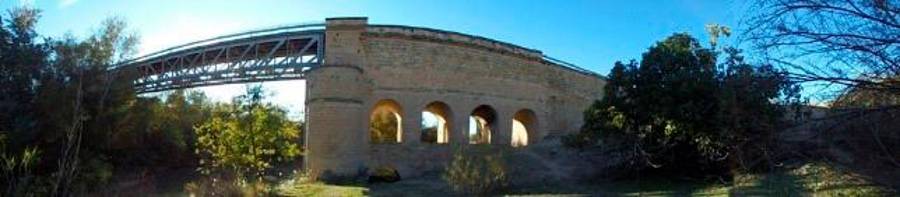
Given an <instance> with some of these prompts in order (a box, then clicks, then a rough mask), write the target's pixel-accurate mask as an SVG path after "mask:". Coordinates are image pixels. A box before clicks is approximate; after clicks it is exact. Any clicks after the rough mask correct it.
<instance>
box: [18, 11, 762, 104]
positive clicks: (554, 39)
mask: <svg viewBox="0 0 900 197" xmlns="http://www.w3.org/2000/svg"><path fill="white" fill-rule="evenodd" d="M22 4H28V5H33V6H34V7H37V8H39V9H41V10H43V13H42V17H41V20H40V21H39V23H38V27H37V30H38V32H40V33H41V34H42V35H45V36H52V37H60V36H62V35H63V34H65V33H67V32H68V33H71V34H73V35H75V36H76V37H84V36H86V35H88V34H89V33H90V32H91V31H92V30H93V29H96V28H97V27H98V26H99V24H100V22H101V21H102V20H103V19H104V18H107V17H110V16H119V17H123V18H124V19H125V20H126V21H127V22H128V23H129V25H130V28H131V30H132V31H135V32H137V33H138V34H139V35H140V37H141V44H140V46H139V50H140V52H139V53H140V54H146V53H150V52H153V51H156V50H160V49H163V48H166V47H170V46H174V45H178V44H183V43H187V42H190V41H195V40H200V39H204V38H210V37H214V36H217V35H223V34H227V33H235V32H240V31H243V30H249V29H259V28H265V27H272V26H278V25H285V24H296V23H304V22H321V21H324V19H325V18H327V17H340V16H366V17H369V23H376V24H398V25H412V26H424V27H430V28H437V29H444V30H450V31H457V32H462V33H467V34H474V35H478V36H483V37H488V38H492V39H496V40H500V41H505V42H509V43H513V44H517V45H520V46H524V47H528V48H532V49H537V50H540V51H543V53H544V54H545V55H549V56H552V57H555V58H557V59H562V60H564V61H568V62H571V63H574V64H576V65H579V66H581V67H584V68H587V69H590V70H593V71H595V72H598V73H601V74H606V73H608V72H609V69H610V68H611V67H612V64H613V62H615V61H617V60H630V59H639V58H640V55H641V53H643V52H644V51H645V50H646V49H647V48H648V47H649V46H650V45H652V44H653V43H655V42H656V41H658V40H661V39H663V38H665V37H666V36H668V35H671V34H672V33H676V32H688V33H690V34H692V35H694V36H695V37H697V38H699V39H700V40H701V41H703V42H705V40H706V33H705V29H704V26H705V25H706V24H710V23H718V24H723V25H727V26H731V27H737V22H738V21H739V20H740V17H741V14H740V13H742V11H741V9H742V8H743V7H744V6H745V4H746V3H744V2H741V1H732V0H608V1H604V0H593V1H550V0H544V1H532V0H516V1H513V0H500V1H486V0H459V1H436V0H389V1H346V0H330V1H297V0H290V1H289V0H271V1H269V0H255V1H249V0H248V1H238V0H215V1H214V0H146V1H144V0H103V1H100V0H0V8H3V9H7V8H11V7H14V6H18V5H22ZM268 84H279V85H268ZM296 84H299V83H297V82H294V83H293V84H292V83H288V82H281V83H266V86H273V87H271V88H269V87H267V88H269V89H272V90H274V91H275V92H276V96H275V97H278V98H276V100H279V101H276V103H279V104H285V105H292V106H296V107H300V106H299V105H302V101H303V100H302V95H301V94H299V93H302V92H303V91H302V89H299V88H295V86H298V85H296ZM274 86H277V87H274ZM298 89H299V90H300V91H296V90H298ZM204 91H205V92H207V94H209V95H210V96H211V97H213V98H214V99H219V100H228V99H227V98H229V97H230V96H231V95H234V94H236V93H239V92H242V91H243V90H242V85H233V86H225V87H215V88H204ZM285 97H287V98H285ZM298 99H299V100H298ZM292 111H293V110H292Z"/></svg>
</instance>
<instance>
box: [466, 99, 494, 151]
mask: <svg viewBox="0 0 900 197" xmlns="http://www.w3.org/2000/svg"><path fill="white" fill-rule="evenodd" d="M495 122H497V112H496V111H494V108H491V106H487V105H481V106H478V107H477V108H475V110H472V114H471V115H470V116H469V144H490V143H491V131H492V129H493V128H494V123H495Z"/></svg>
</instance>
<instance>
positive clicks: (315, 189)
mask: <svg viewBox="0 0 900 197" xmlns="http://www.w3.org/2000/svg"><path fill="white" fill-rule="evenodd" d="M368 191H369V189H368V188H366V187H363V186H343V185H328V184H324V183H319V182H316V183H300V184H292V185H290V186H288V187H280V188H279V189H278V194H279V195H283V196H366V195H367V194H368Z"/></svg>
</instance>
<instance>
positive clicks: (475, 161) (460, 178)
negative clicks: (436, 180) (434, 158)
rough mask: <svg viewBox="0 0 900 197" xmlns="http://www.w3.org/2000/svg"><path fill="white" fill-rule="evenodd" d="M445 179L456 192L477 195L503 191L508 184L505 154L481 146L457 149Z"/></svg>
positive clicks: (445, 173)
mask: <svg viewBox="0 0 900 197" xmlns="http://www.w3.org/2000/svg"><path fill="white" fill-rule="evenodd" d="M443 178H444V180H445V181H447V184H448V185H450V188H451V189H453V190H454V191H456V192H460V193H466V194H476V195H484V194H489V193H491V192H496V191H498V190H501V189H503V188H505V187H506V186H507V182H508V174H507V169H506V163H505V161H504V156H503V154H502V153H501V152H499V151H495V150H490V149H487V147H480V146H479V147H475V148H460V149H457V150H456V151H455V153H454V154H453V160H452V161H451V162H450V164H449V165H448V166H447V169H446V171H445V172H444V175H443Z"/></svg>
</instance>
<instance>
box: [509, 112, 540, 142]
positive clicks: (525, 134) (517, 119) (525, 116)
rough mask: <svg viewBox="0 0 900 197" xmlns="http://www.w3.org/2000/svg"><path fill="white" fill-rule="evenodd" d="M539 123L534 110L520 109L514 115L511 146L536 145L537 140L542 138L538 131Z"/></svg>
mask: <svg viewBox="0 0 900 197" xmlns="http://www.w3.org/2000/svg"><path fill="white" fill-rule="evenodd" d="M538 123H539V122H538V118H537V114H536V113H534V110H531V109H527V108H526V109H520V110H519V111H517V112H516V113H515V114H513V118H512V124H513V125H512V131H511V133H512V135H511V137H512V139H511V140H512V141H511V142H510V145H512V146H514V147H516V146H526V145H528V144H533V143H535V142H536V140H537V138H538V137H540V136H539V135H538V131H537V129H538V128H539V126H538Z"/></svg>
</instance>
